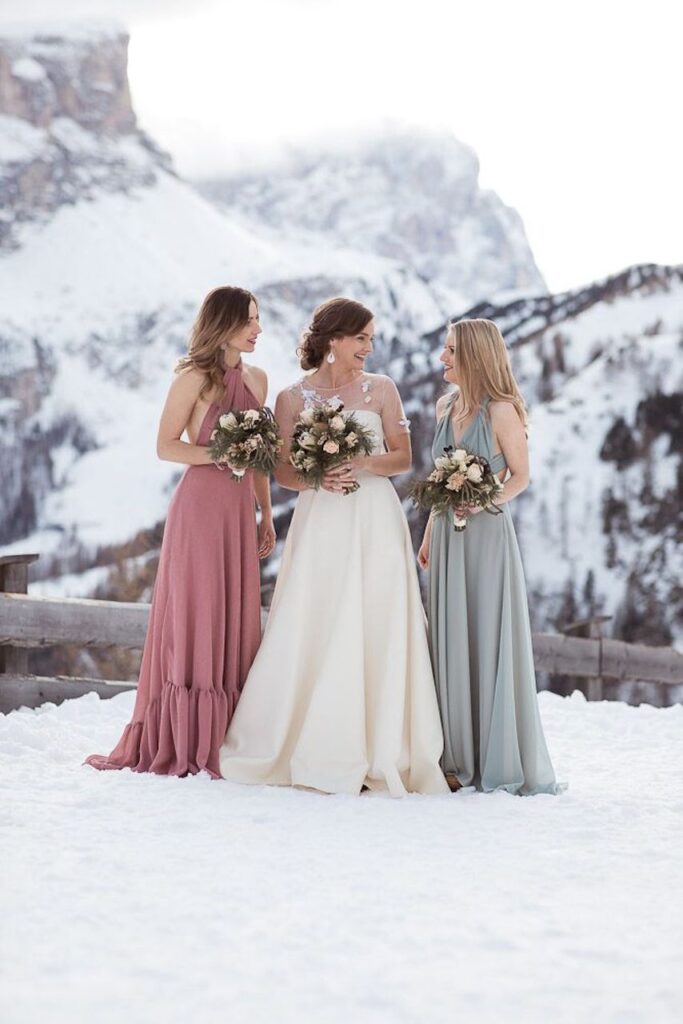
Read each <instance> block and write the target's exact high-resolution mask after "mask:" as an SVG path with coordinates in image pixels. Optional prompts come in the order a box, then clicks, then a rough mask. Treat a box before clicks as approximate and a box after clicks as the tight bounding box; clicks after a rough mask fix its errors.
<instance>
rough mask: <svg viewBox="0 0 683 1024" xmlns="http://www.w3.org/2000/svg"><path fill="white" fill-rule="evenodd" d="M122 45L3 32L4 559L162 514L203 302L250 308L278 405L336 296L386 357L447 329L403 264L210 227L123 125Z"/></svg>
mask: <svg viewBox="0 0 683 1024" xmlns="http://www.w3.org/2000/svg"><path fill="white" fill-rule="evenodd" d="M127 42H128V38H127V35H126V33H125V31H124V30H123V29H121V28H119V27H117V26H115V25H114V26H112V25H109V24H95V25H93V26H90V27H78V28H76V29H75V30H72V29H71V28H69V29H68V30H67V29H66V28H65V27H64V26H54V27H51V26H48V27H42V28H40V29H39V30H35V29H30V30H27V29H25V28H21V27H19V28H16V29H12V30H6V29H1V28H0V196H1V197H2V200H3V203H2V205H3V215H2V216H3V219H2V222H1V231H0V238H2V248H1V249H0V417H1V421H0V422H1V425H2V428H3V429H2V432H1V433H0V455H2V459H3V487H2V490H1V492H0V543H7V542H11V541H14V540H17V541H22V539H23V538H26V537H27V535H30V537H31V540H30V544H31V546H32V547H35V548H37V549H38V550H41V551H45V550H54V549H59V550H64V549H65V548H68V547H71V546H73V543H74V542H75V540H76V539H77V541H78V543H80V544H83V545H85V546H86V547H90V548H95V547H97V546H99V545H102V544H108V543H112V542H114V543H120V542H123V541H125V540H126V539H127V538H128V537H130V536H131V535H132V534H134V533H135V532H137V531H138V530H140V529H142V528H144V527H145V526H148V525H149V524H150V523H153V522H155V521H157V520H158V519H160V518H162V517H163V515H164V510H165V507H166V503H167V495H168V486H169V484H170V483H171V481H172V480H173V478H174V477H175V475H176V474H177V467H173V466H170V465H164V464H162V463H158V462H157V461H156V460H155V459H154V458H153V444H154V436H155V432H156V422H157V418H158V414H159V409H160V407H161V404H162V402H163V398H164V394H165V391H166V389H167V387H168V383H169V379H170V376H171V372H172V367H173V364H174V362H175V360H176V358H177V356H178V355H179V353H180V352H181V351H182V350H183V349H184V347H185V344H186V338H187V333H188V329H189V326H190V323H191V320H192V317H193V315H194V313H195V311H196V309H197V307H198V304H199V302H200V301H201V298H202V297H203V295H204V294H205V293H206V292H207V291H208V290H209V289H210V288H211V287H214V286H215V285H218V284H222V283H226V282H233V283H239V284H243V285H246V286H248V287H250V288H252V289H254V290H256V291H257V293H258V295H259V298H260V301H261V306H262V310H261V312H262V318H263V322H264V326H265V327H266V331H265V332H264V335H263V338H262V342H261V346H260V351H262V353H263V354H262V356H260V357H261V359H262V361H263V363H264V364H265V365H267V367H268V370H269V373H270V376H271V383H272V388H273V390H275V389H277V388H279V387H280V386H282V385H283V384H284V383H285V382H286V381H287V380H289V379H291V378H292V377H293V376H294V375H295V374H296V372H297V369H296V361H295V349H296V344H297V339H298V337H299V335H300V333H301V330H302V329H303V327H304V326H305V325H306V323H307V322H308V319H309V317H310V312H311V310H312V308H313V306H314V305H315V304H316V303H317V302H318V301H320V300H321V299H322V298H324V297H327V296H329V295H330V294H334V293H339V292H350V293H352V294H355V295H357V296H359V297H361V298H362V299H363V300H364V301H366V302H368V303H369V304H370V305H371V306H372V307H373V308H374V309H375V310H376V311H377V314H378V317H379V319H380V323H381V332H380V339H381V340H382V339H387V341H388V342H390V341H391V340H392V339H393V338H395V337H399V336H400V337H404V338H405V337H417V336H419V335H421V334H422V333H424V331H425V330H427V329H429V328H433V327H435V326H436V325H437V324H438V323H439V322H441V320H442V319H443V318H444V317H445V316H446V315H447V313H448V309H449V302H448V301H447V300H446V299H445V298H444V297H443V294H442V290H440V289H437V288H432V287H431V286H430V285H429V283H428V282H425V281H424V280H423V279H422V278H421V277H419V276H418V275H416V274H415V273H414V271H413V270H412V269H411V268H410V267H408V266H406V265H405V264H403V263H402V262H401V261H400V260H397V259H392V258H389V257H387V256H382V255H377V254H374V253H372V252H361V251H358V250H357V249H353V248H350V247H349V246H348V245H345V244H343V243H340V244H335V245H330V244H329V243H328V242H323V241H320V242H319V243H318V244H312V242H311V239H310V238H305V239H304V238H296V237H293V238H291V239H289V240H287V239H284V238H283V237H281V236H279V235H277V233H275V232H273V231H272V230H271V229H269V228H268V227H267V226H265V225H259V224H253V223H250V222H249V221H248V219H246V218H245V217H244V215H242V214H240V215H239V216H237V215H231V214H226V213H224V212H219V211H218V210H217V209H216V207H215V205H214V204H212V203H210V202H209V201H207V200H206V199H204V198H203V197H201V196H200V195H199V194H198V193H197V192H196V191H195V190H194V189H193V188H192V187H191V186H190V185H188V184H187V183H185V182H183V181H181V180H180V179H179V178H178V177H177V176H176V175H175V173H174V172H173V169H172V167H171V164H170V160H169V158H168V157H167V156H166V155H165V154H163V153H161V152H160V151H159V149H158V148H157V147H156V146H155V145H154V143H153V142H152V141H151V140H150V139H149V138H148V137H147V136H146V135H145V134H144V133H143V132H141V131H140V129H139V128H138V126H137V122H136V118H135V113H134V110H133V108H132V106H131V102H130V95H129V92H128V84H127V77H126V53H127Z"/></svg>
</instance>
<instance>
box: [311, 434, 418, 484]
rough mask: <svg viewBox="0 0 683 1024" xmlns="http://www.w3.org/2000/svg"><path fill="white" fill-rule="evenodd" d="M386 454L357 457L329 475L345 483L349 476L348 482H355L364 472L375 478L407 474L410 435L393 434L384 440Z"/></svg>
mask: <svg viewBox="0 0 683 1024" xmlns="http://www.w3.org/2000/svg"><path fill="white" fill-rule="evenodd" d="M385 442H386V446H387V448H388V449H389V451H388V452H381V453H379V454H378V455H358V456H357V457H356V458H355V459H352V460H351V462H349V463H347V464H346V465H345V466H337V468H336V469H333V470H330V473H329V475H330V476H332V475H334V476H336V477H337V479H342V480H343V481H344V482H346V476H345V475H349V474H350V477H349V482H351V480H355V479H356V477H357V475H358V473H360V471H361V470H364V471H365V472H366V473H374V474H375V476H398V474H399V473H407V472H408V470H409V469H410V467H411V466H412V464H413V452H412V449H411V446H410V434H408V433H405V434H395V435H394V436H393V437H387V438H385Z"/></svg>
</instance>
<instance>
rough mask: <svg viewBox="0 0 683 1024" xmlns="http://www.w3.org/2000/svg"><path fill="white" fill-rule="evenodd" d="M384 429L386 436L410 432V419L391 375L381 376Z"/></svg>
mask: <svg viewBox="0 0 683 1024" xmlns="http://www.w3.org/2000/svg"><path fill="white" fill-rule="evenodd" d="M380 380H381V382H382V387H381V396H380V400H381V406H380V416H381V417H382V429H383V430H384V436H385V437H396V435H397V434H409V433H410V420H409V419H407V418H406V414H405V412H404V409H403V403H402V401H401V396H400V395H399V393H398V388H397V387H396V385H395V384H394V382H393V380H392V379H391V377H381V378H380Z"/></svg>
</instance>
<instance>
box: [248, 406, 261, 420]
mask: <svg viewBox="0 0 683 1024" xmlns="http://www.w3.org/2000/svg"><path fill="white" fill-rule="evenodd" d="M260 419H261V413H260V412H259V411H258V409H247V410H246V412H245V413H244V422H245V423H256V422H257V421H258V420H260Z"/></svg>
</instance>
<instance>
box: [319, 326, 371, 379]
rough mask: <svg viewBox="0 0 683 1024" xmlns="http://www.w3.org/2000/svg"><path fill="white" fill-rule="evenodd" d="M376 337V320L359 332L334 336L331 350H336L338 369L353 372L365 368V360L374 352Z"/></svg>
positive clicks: (341, 371) (342, 371)
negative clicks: (341, 336)
mask: <svg viewBox="0 0 683 1024" xmlns="http://www.w3.org/2000/svg"><path fill="white" fill-rule="evenodd" d="M374 339H375V321H374V320H370V321H369V323H367V324H366V326H365V327H364V328H363V329H362V330H361V331H359V333H358V334H353V335H349V336H347V337H344V338H333V339H332V340H331V342H330V351H331V352H334V358H335V360H336V363H337V366H336V369H337V370H338V371H339V372H340V373H344V372H345V371H348V372H349V373H351V372H352V371H353V370H362V369H364V367H365V360H366V359H367V358H368V356H369V355H370V354H371V353H372V347H373V341H374Z"/></svg>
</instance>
